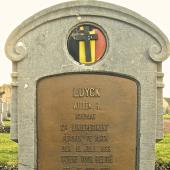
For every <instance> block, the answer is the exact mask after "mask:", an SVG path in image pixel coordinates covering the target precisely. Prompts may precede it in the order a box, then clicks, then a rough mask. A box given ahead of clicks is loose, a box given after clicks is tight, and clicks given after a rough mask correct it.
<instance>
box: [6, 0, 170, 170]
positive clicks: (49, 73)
mask: <svg viewBox="0 0 170 170" xmlns="http://www.w3.org/2000/svg"><path fill="white" fill-rule="evenodd" d="M168 49H169V41H168V39H167V38H166V36H165V35H164V34H163V33H162V32H161V31H160V30H159V29H158V28H157V27H156V26H155V25H154V24H152V23H151V22H150V21H148V20H147V19H145V18H143V17H141V16H140V15H138V14H136V13H134V12H132V11H130V10H128V9H125V8H122V7H119V6H115V5H112V4H108V3H103V2H97V1H93V3H92V2H91V1H74V2H68V3H63V4H60V5H57V6H54V7H51V8H48V9H46V10H44V11H42V12H40V13H38V14H36V15H34V16H33V17H31V18H29V19H28V20H26V21H25V22H23V23H22V24H21V25H20V26H19V27H18V28H16V30H14V32H13V33H12V34H11V35H10V36H9V38H8V40H7V43H6V53H7V56H8V58H10V59H11V60H12V61H13V73H12V78H13V81H12V114H11V119H12V125H11V136H12V139H13V140H15V141H19V170H30V169H38V170H47V169H48V170H54V169H57V170H113V169H118V170H119V169H121V170H135V169H139V170H154V165H155V151H154V148H155V142H156V140H160V139H162V137H163V127H162V117H161V116H162V102H163V98H162V89H163V83H162V79H163V73H162V70H161V68H162V67H161V66H162V62H163V61H164V60H165V59H166V58H167V57H168ZM155 132H156V133H155Z"/></svg>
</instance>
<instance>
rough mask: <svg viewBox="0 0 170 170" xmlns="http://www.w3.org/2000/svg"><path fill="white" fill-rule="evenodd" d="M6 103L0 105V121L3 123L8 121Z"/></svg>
mask: <svg viewBox="0 0 170 170" xmlns="http://www.w3.org/2000/svg"><path fill="white" fill-rule="evenodd" d="M7 107H8V106H7V103H6V102H3V103H2V120H3V121H5V120H7V119H8V117H7Z"/></svg>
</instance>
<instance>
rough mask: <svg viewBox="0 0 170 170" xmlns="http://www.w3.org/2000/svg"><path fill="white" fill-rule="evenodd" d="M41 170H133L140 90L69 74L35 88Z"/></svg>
mask: <svg viewBox="0 0 170 170" xmlns="http://www.w3.org/2000/svg"><path fill="white" fill-rule="evenodd" d="M37 126H38V128H37V129H38V140H37V145H38V170H135V169H136V168H135V167H136V145H137V143H136V141H137V85H136V83H135V82H134V81H133V80H130V79H127V78H121V77H117V76H112V75H99V74H70V75H58V76H53V77H47V78H44V79H42V80H40V81H39V82H38V84H37Z"/></svg>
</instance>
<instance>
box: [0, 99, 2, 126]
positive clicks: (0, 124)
mask: <svg viewBox="0 0 170 170" xmlns="http://www.w3.org/2000/svg"><path fill="white" fill-rule="evenodd" d="M2 125H3V121H2V100H1V99H0V126H2Z"/></svg>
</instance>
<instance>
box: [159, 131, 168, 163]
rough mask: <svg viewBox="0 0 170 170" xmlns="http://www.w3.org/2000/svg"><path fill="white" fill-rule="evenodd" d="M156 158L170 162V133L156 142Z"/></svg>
mask: <svg viewBox="0 0 170 170" xmlns="http://www.w3.org/2000/svg"><path fill="white" fill-rule="evenodd" d="M156 160H157V161H158V162H165V163H170V133H167V134H165V138H164V139H163V140H162V141H161V142H159V143H157V144H156Z"/></svg>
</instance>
